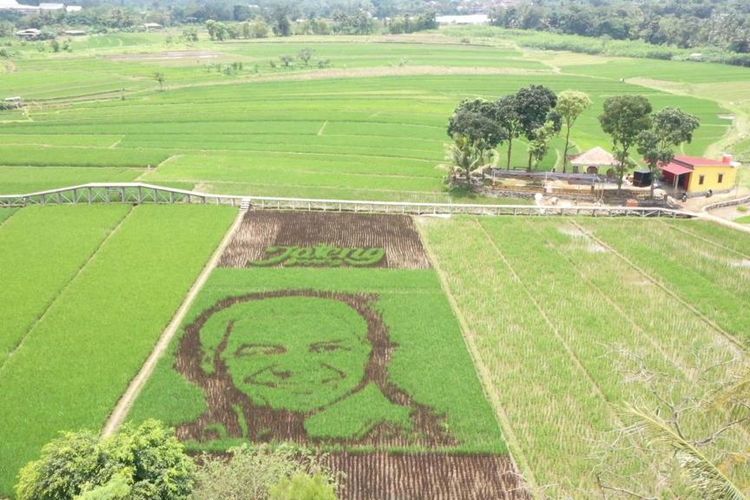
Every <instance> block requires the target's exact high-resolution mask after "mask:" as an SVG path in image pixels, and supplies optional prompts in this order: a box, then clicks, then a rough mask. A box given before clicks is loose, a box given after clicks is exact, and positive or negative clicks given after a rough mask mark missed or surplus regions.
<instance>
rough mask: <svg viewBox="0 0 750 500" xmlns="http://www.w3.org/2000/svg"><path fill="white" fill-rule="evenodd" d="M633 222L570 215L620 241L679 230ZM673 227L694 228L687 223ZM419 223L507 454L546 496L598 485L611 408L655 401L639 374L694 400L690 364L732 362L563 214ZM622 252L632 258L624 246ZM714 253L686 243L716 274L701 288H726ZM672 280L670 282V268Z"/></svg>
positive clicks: (678, 305)
mask: <svg viewBox="0 0 750 500" xmlns="http://www.w3.org/2000/svg"><path fill="white" fill-rule="evenodd" d="M629 222H631V221H620V220H614V219H612V220H606V221H602V220H595V221H594V220H580V221H578V223H580V224H583V225H585V226H586V227H589V228H591V229H592V230H594V231H596V233H597V234H598V235H600V236H601V237H603V238H604V239H605V240H606V241H607V242H608V244H615V243H617V246H618V247H619V246H620V242H622V241H627V240H629V239H633V240H637V239H638V236H636V235H634V233H635V232H636V231H640V232H643V233H647V234H653V235H656V234H660V235H661V238H662V239H666V240H670V239H673V238H677V237H678V236H674V235H672V233H671V229H670V228H669V227H668V226H669V224H667V223H662V222H659V221H638V224H629ZM670 224H671V223H670ZM674 224H675V225H676V226H677V227H680V228H683V227H685V228H688V230H691V229H692V228H693V226H692V225H691V224H692V223H691V222H687V223H685V222H676V223H674ZM697 227H700V228H701V229H699V230H702V226H700V225H698V226H697ZM604 229H607V230H608V231H607V232H606V234H605V233H604ZM424 231H425V233H426V235H427V241H428V245H429V246H430V247H431V248H432V249H433V251H434V252H435V253H436V256H437V259H438V262H439V265H440V268H441V270H442V271H443V272H444V273H445V276H446V281H447V285H448V287H449V290H450V291H451V293H452V294H453V295H454V297H455V299H456V301H457V306H458V308H459V310H460V311H461V313H462V314H463V315H464V317H465V318H466V320H467V322H468V327H469V336H470V339H472V341H473V342H474V343H475V345H476V346H477V349H478V351H479V360H480V362H481V363H482V364H483V365H484V366H485V367H486V368H487V370H488V372H489V373H490V377H491V381H490V382H491V385H492V389H491V390H492V392H493V393H494V396H495V397H496V398H497V400H498V401H499V402H500V406H501V408H502V410H503V411H504V412H505V413H506V415H507V418H508V422H509V428H506V429H504V431H505V433H506V435H507V436H509V438H508V442H509V444H510V448H511V451H512V452H513V453H514V456H515V458H516V460H518V461H519V464H520V466H521V468H522V470H524V473H525V474H527V477H528V478H529V479H533V482H535V483H536V484H537V485H539V486H540V487H542V488H544V490H543V491H544V494H545V495H546V496H552V497H562V496H573V497H578V496H582V497H586V496H591V495H594V494H595V492H597V491H599V489H598V486H597V482H596V477H595V471H596V470H597V458H596V457H597V456H599V455H600V454H601V452H602V450H605V449H607V447H608V445H609V444H611V439H612V438H613V436H612V435H611V431H613V430H614V429H616V428H619V427H621V426H622V421H621V420H620V418H621V417H620V415H621V413H619V410H618V408H621V406H622V404H624V403H626V402H634V403H640V404H644V405H647V406H648V407H658V406H659V405H660V402H659V401H657V400H655V399H654V396H653V393H652V392H651V390H652V388H653V387H652V386H651V385H650V382H649V381H650V380H651V379H650V378H649V377H647V376H643V374H648V373H655V374H660V376H663V377H665V378H666V379H667V380H668V387H662V386H657V387H656V390H657V392H660V393H663V394H669V395H670V398H674V400H679V399H680V398H681V397H684V396H686V395H694V396H695V397H702V396H703V395H705V394H706V393H707V392H709V391H710V390H712V387H713V386H712V385H711V383H709V382H707V381H706V380H705V379H702V378H701V377H700V375H698V374H700V373H701V372H702V370H704V369H708V368H709V367H713V368H711V369H712V370H716V371H712V377H713V378H714V380H721V379H722V378H723V377H726V376H727V373H729V372H730V370H731V367H730V366H728V365H727V362H728V361H729V360H733V359H735V358H734V356H737V355H738V353H737V351H736V349H735V348H734V347H733V346H732V345H730V344H729V343H728V342H727V341H726V340H725V339H724V337H722V335H721V334H720V332H718V331H717V330H716V329H714V328H713V327H712V326H711V325H710V324H708V323H706V322H704V321H702V320H701V318H700V317H698V316H697V315H694V314H693V313H692V312H691V311H690V310H689V309H688V308H687V307H685V305H684V304H683V303H682V302H680V301H678V300H676V299H675V298H674V297H673V296H671V295H670V294H668V293H666V292H665V291H664V290H662V289H661V288H659V287H657V286H655V285H653V284H652V283H651V282H650V281H648V279H647V278H646V276H645V275H643V274H641V273H639V272H638V271H635V270H634V269H633V268H631V267H630V266H629V264H628V263H627V262H626V261H624V260H623V259H621V258H620V257H618V256H617V255H616V254H614V253H613V252H611V251H608V250H607V248H606V247H603V246H601V245H599V244H598V243H596V242H595V241H594V240H592V239H590V238H589V237H588V236H586V234H585V233H582V232H581V231H580V230H579V229H578V228H577V226H576V225H575V224H574V223H573V222H571V220H570V219H559V220H554V219H545V220H540V219H523V218H494V219H473V218H457V219H453V220H450V221H429V222H427V223H425V225H424ZM456 234H460V235H461V238H460V239H457V238H456V237H455V235H456ZM722 234H723V236H724V238H726V239H727V240H729V239H730V238H731V237H732V233H730V232H727V233H722ZM734 237H735V238H736V235H735V236H734ZM719 238H721V237H718V238H716V239H715V240H716V242H717V243H721V242H722V241H723V239H719ZM695 247H696V245H693V248H695ZM657 248H658V247H657ZM621 250H622V251H623V252H624V254H625V255H626V257H628V258H633V259H637V258H638V257H639V255H638V251H636V250H633V249H630V248H624V245H623V248H622V249H621ZM721 253H722V251H721V249H718V250H716V251H714V250H713V249H712V250H711V251H710V252H709V254H710V255H709V254H707V255H703V254H701V253H700V252H699V251H698V250H693V251H690V250H689V249H684V250H683V254H682V255H683V256H684V259H685V261H686V262H688V261H689V262H690V265H691V266H692V267H694V268H700V269H701V270H702V271H703V272H709V268H710V272H713V273H715V274H714V278H715V279H716V280H717V281H718V283H716V284H706V285H705V286H706V287H707V289H706V291H705V295H708V294H709V293H711V292H715V293H717V294H718V295H720V296H722V297H724V296H725V295H724V288H723V287H724V286H725V285H724V282H723V281H722V280H723V277H722V276H723V275H724V274H728V273H727V271H728V269H720V268H718V267H712V264H711V262H712V260H713V259H714V257H715V254H721ZM653 254H654V255H655V256H656V255H658V256H660V257H662V260H665V261H666V263H665V264H664V266H662V267H668V266H669V265H670V263H669V260H668V259H664V255H663V254H664V251H663V249H658V250H657V249H656V248H655V249H654V250H653ZM656 259H657V258H656V257H655V258H654V262H656ZM743 273H744V274H743V276H744V277H743V279H745V280H747V273H745V272H743ZM670 279H673V280H675V282H678V283H679V281H678V279H679V277H678V276H676V275H674V276H673V275H671V274H670ZM670 285H671V282H670ZM727 286H728V285H727ZM745 287H746V285H745ZM735 290H736V289H735ZM745 290H747V287H746V288H745ZM678 292H679V293H682V292H683V289H682V288H681V289H679V290H678ZM744 293H746V291H745V292H744ZM686 298H687V297H686ZM746 302H747V300H746V299H745V298H744V296H743V295H742V293H741V292H740V296H737V297H733V298H732V299H731V300H730V301H729V302H726V303H722V304H719V303H718V301H715V302H710V305H711V306H712V307H720V308H721V310H722V311H723V312H724V313H729V312H738V313H739V314H740V315H741V316H743V317H744V318H747V314H746V313H743V312H741V311H739V309H740V308H741V307H742V304H744V303H746ZM694 305H696V306H698V307H703V308H704V309H705V308H706V307H707V306H708V305H709V304H703V305H702V306H701V305H700V304H698V303H694ZM686 332H689V335H687V334H686ZM740 356H742V355H741V354H740ZM701 391H702V392H701ZM696 425H698V426H699V428H700V426H701V425H705V422H703V423H697V424H696ZM619 460H621V462H619V463H617V464H616V465H615V467H616V470H617V471H618V472H619V473H620V474H622V475H625V476H627V477H633V478H637V480H638V481H639V484H643V485H649V484H652V482H653V481H654V477H653V476H652V475H651V471H652V470H654V467H655V466H654V465H653V464H650V463H648V461H646V460H644V457H640V456H630V455H627V454H625V455H623V456H621V457H619ZM634 480H635V479H634Z"/></svg>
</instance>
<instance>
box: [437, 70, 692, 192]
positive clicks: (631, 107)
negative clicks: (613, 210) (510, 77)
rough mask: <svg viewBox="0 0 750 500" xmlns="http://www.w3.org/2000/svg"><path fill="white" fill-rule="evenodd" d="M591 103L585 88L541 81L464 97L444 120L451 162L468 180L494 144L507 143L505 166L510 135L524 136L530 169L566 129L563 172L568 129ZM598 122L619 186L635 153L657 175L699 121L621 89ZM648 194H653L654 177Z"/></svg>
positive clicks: (491, 158) (489, 160)
mask: <svg viewBox="0 0 750 500" xmlns="http://www.w3.org/2000/svg"><path fill="white" fill-rule="evenodd" d="M591 106H592V101H591V98H590V97H589V96H588V95H587V94H585V93H584V92H579V91H575V90H566V91H564V92H561V93H560V94H559V95H557V94H555V92H554V91H553V90H552V89H550V88H548V87H545V86H543V85H530V86H528V87H524V88H522V89H520V90H519V91H518V92H516V93H515V94H508V95H505V96H502V97H500V98H499V99H497V100H495V101H489V100H486V99H467V100H464V101H462V102H461V103H460V104H459V105H458V107H457V108H456V109H455V111H454V112H453V115H452V116H451V117H450V119H449V121H448V129H447V132H448V135H449V136H450V137H451V138H452V139H453V144H452V145H451V149H450V156H451V160H452V162H453V165H454V167H455V168H456V169H457V170H458V171H459V172H461V173H463V175H464V176H465V179H466V181H467V182H470V180H471V174H472V172H474V171H476V170H482V169H485V168H487V167H489V166H492V165H494V164H495V162H496V161H497V148H499V147H500V146H501V145H503V144H507V157H506V159H505V167H506V168H507V169H510V168H511V167H512V154H513V145H514V141H516V140H517V139H519V138H524V139H526V141H527V144H528V147H527V152H528V159H527V164H526V169H527V170H528V171H532V170H534V169H535V168H536V167H537V166H538V164H539V162H541V161H542V160H543V159H544V157H545V156H546V155H547V153H548V152H549V147H550V141H551V140H552V138H553V137H555V136H557V135H558V134H560V133H561V132H562V130H563V129H565V135H564V137H565V147H564V150H563V167H562V171H563V172H566V171H567V166H568V161H569V152H570V150H571V140H570V136H571V131H572V129H573V127H574V125H575V123H576V121H577V120H578V118H579V117H580V116H581V115H582V114H583V113H584V112H585V111H586V110H588V109H589V108H590V107H591ZM599 124H600V126H601V128H602V131H604V132H605V133H606V134H607V135H609V136H610V138H611V145H612V149H613V151H614V156H615V158H616V160H617V165H616V166H615V172H616V174H617V188H618V190H620V189H621V188H622V184H623V179H624V176H625V173H626V172H627V171H628V170H629V169H630V168H632V167H634V166H635V165H636V162H635V161H633V159H632V155H633V154H634V153H636V152H637V153H638V154H640V155H641V157H642V158H643V161H644V163H645V164H646V165H647V166H648V167H649V170H650V172H651V174H652V178H656V175H657V173H658V171H659V166H660V165H662V164H666V163H669V162H671V161H672V160H673V159H674V155H675V151H676V150H677V149H678V148H679V147H680V146H681V145H682V144H685V143H690V142H691V141H692V139H693V134H694V133H695V131H696V130H697V129H698V127H699V126H700V121H699V120H698V118H697V117H695V116H693V115H691V114H689V113H686V112H685V111H682V110H681V109H679V108H676V107H666V108H664V109H661V110H659V111H657V112H655V113H654V110H653V107H652V105H651V103H650V102H649V100H648V99H647V98H646V97H644V96H641V95H623V96H611V97H608V98H606V99H605V100H604V103H603V108H602V112H601V114H600V115H599ZM651 194H652V197H653V183H652V184H651Z"/></svg>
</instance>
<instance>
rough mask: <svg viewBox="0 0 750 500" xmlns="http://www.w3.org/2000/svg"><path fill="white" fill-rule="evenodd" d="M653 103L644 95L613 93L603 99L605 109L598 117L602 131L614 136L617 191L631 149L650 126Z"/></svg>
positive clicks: (619, 188) (627, 163)
mask: <svg viewBox="0 0 750 500" xmlns="http://www.w3.org/2000/svg"><path fill="white" fill-rule="evenodd" d="M651 110H652V108H651V103H650V102H649V101H648V99H646V98H645V97H643V96H641V95H623V96H613V97H609V98H607V100H605V101H604V112H603V113H602V114H601V115H600V116H599V123H601V126H602V130H604V132H605V133H607V134H609V135H610V136H611V137H612V145H613V148H614V151H615V158H617V163H618V164H617V191H618V192H619V191H620V190H621V189H622V179H623V177H624V176H625V171H626V170H627V168H628V166H629V165H630V162H631V160H630V150H631V149H632V147H633V146H634V145H635V144H636V143H637V141H638V136H639V135H640V134H641V133H642V132H643V131H644V130H648V129H649V128H651Z"/></svg>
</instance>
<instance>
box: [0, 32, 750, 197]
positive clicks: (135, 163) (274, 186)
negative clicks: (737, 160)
mask: <svg viewBox="0 0 750 500" xmlns="http://www.w3.org/2000/svg"><path fill="white" fill-rule="evenodd" d="M125 38H127V37H125ZM96 40H97V37H92V38H91V39H89V40H88V41H78V42H76V43H78V44H81V46H80V50H81V52H80V53H78V52H76V50H75V48H74V52H73V53H72V54H68V55H65V56H59V57H50V56H44V57H41V56H39V55H34V54H33V53H30V52H26V53H24V56H23V57H22V58H20V59H19V61H18V63H17V69H16V72H15V73H12V74H10V75H8V76H9V77H8V78H4V79H3V82H0V93H6V94H8V95H11V94H12V95H17V94H21V95H24V96H26V97H27V98H28V99H30V100H31V104H30V105H29V107H28V109H27V113H25V114H21V113H18V112H5V113H2V114H0V121H2V122H3V124H2V128H0V141H1V142H2V146H0V180H3V181H4V182H0V193H10V192H18V191H26V192H28V191H32V190H37V189H43V188H48V187H51V186H55V185H60V184H69V183H76V182H86V181H106V180H113V181H114V180H135V179H140V180H145V181H150V182H155V183H167V184H170V185H178V186H180V187H196V188H198V189H200V190H205V191H210V192H218V193H238V194H255V195H274V196H296V197H317V198H321V197H323V198H344V199H375V200H409V201H447V200H449V199H451V195H450V194H449V193H448V192H446V190H445V187H444V184H443V179H444V178H445V176H446V174H447V167H446V166H445V165H444V164H445V150H446V143H447V137H446V135H445V128H446V123H447V118H448V116H449V115H450V113H451V111H452V110H453V108H454V107H455V106H456V104H457V103H458V102H459V101H460V100H461V99H463V98H466V97H474V96H482V97H487V98H496V97H498V96H500V95H503V94H506V93H510V92H514V91H516V90H517V89H518V88H520V87H522V86H525V85H529V84H532V83H536V84H544V85H548V86H550V87H552V88H553V89H555V90H556V91H562V90H565V89H571V88H574V89H579V90H583V91H586V92H588V93H589V94H591V96H592V98H593V99H594V106H593V107H592V108H591V109H590V110H589V111H588V112H587V113H585V114H584V116H583V117H582V118H581V119H580V120H579V122H578V125H577V127H576V129H575V130H574V133H573V140H574V143H575V145H576V147H578V148H579V149H587V148H590V147H593V146H596V145H604V146H608V144H609V139H608V138H607V137H606V136H604V135H603V134H602V132H601V130H600V128H599V124H598V121H597V119H596V117H597V116H598V114H599V113H600V109H601V105H602V101H603V99H604V98H605V97H607V96H610V95H616V94H627V93H641V94H645V95H647V96H648V97H649V98H650V99H651V100H652V102H653V104H654V106H655V108H657V109H658V108H661V107H664V106H667V105H673V106H680V107H682V108H684V109H686V110H687V111H690V112H692V113H694V114H696V115H698V116H699V117H700V118H701V121H702V127H701V129H700V130H699V132H698V133H697V135H696V137H695V140H694V141H693V143H692V144H689V145H687V146H686V147H685V151H686V152H687V153H693V154H702V153H704V152H705V151H706V150H707V149H708V148H709V147H710V146H711V145H712V144H715V143H717V142H718V141H720V140H721V139H722V137H723V136H724V134H725V133H726V132H727V129H728V127H729V125H730V122H728V121H727V120H725V119H722V118H720V115H722V114H726V113H727V110H724V109H722V108H721V107H720V105H719V104H717V103H716V102H712V101H710V100H699V99H695V98H693V97H690V96H689V95H682V94H684V92H680V95H674V94H669V93H666V92H662V91H658V90H654V89H651V88H647V87H643V86H638V85H634V84H631V83H627V82H629V81H630V80H629V79H630V78H635V79H637V78H638V77H653V74H652V73H653V71H656V70H657V68H656V67H654V63H650V62H647V63H645V64H644V63H643V62H642V61H634V60H628V59H623V60H621V61H617V64H590V63H591V59H588V60H586V61H578V60H575V59H571V60H566V59H565V58H558V59H549V58H547V57H543V56H540V55H538V54H533V53H528V52H526V53H525V52H521V51H520V50H518V49H517V48H515V47H513V46H512V44H509V43H508V42H507V41H505V42H502V43H499V44H498V43H497V42H494V43H489V44H484V43H482V44H460V43H456V41H457V39H456V38H451V37H448V36H441V35H432V36H431V37H422V38H420V37H406V38H403V39H394V38H392V37H391V38H376V39H373V40H371V41H369V43H365V42H363V41H362V39H360V40H359V42H357V39H356V38H354V39H351V40H348V39H347V40H345V41H336V42H331V41H326V40H325V39H321V38H320V37H318V38H315V37H310V38H295V41H294V42H278V41H275V40H271V41H253V42H231V43H223V44H221V43H213V42H201V43H199V44H197V45H195V46H190V47H187V46H169V47H167V46H165V45H164V44H163V42H162V41H160V39H159V38H158V37H157V38H155V37H153V36H151V35H146V36H145V38H143V39H140V45H138V44H137V42H136V41H133V42H132V44H130V42H129V43H127V44H124V45H122V46H120V45H119V43H118V44H109V43H104V41H105V40H102V43H99V42H97V43H94V42H95V41H96ZM396 40H403V43H393V42H394V41H396ZM303 48H312V49H313V51H314V58H313V62H312V64H311V65H310V66H309V67H307V66H304V65H300V64H299V63H297V65H296V66H295V67H293V68H291V69H280V68H278V67H277V68H273V67H271V66H270V64H269V62H272V61H278V58H279V56H281V55H285V54H288V55H295V54H296V53H297V52H298V51H299V50H301V49H303ZM93 55H98V56H100V57H92V56H93ZM321 60H329V61H330V64H331V67H330V68H327V69H319V68H317V66H316V63H315V61H321ZM594 61H598V62H601V63H604V62H607V61H609V59H604V58H601V60H596V59H594ZM230 62H242V64H243V70H241V71H239V72H235V73H231V74H229V75H226V74H224V73H222V72H221V71H217V68H218V69H221V67H226V65H227V64H229V63H230ZM581 62H588V63H589V64H581ZM222 65H224V66H222ZM691 67H692V66H691V65H689V64H688V63H671V62H664V63H663V64H660V66H659V67H658V72H659V75H658V76H659V78H660V79H663V80H665V81H666V80H670V79H674V81H679V82H688V83H690V82H696V83H700V82H703V81H704V80H705V78H704V77H701V76H699V73H700V72H692V73H691V72H690V71H689V70H690V69H691ZM601 69H605V70H603V71H599V70H601ZM710 69H711V73H712V74H716V75H717V76H716V78H717V79H721V80H722V81H724V80H726V81H728V82H733V81H738V80H741V79H743V78H744V77H745V76H746V74H748V70H741V69H737V68H724V67H721V66H711V67H710ZM156 71H161V72H164V73H165V75H166V82H167V85H166V87H167V90H166V91H165V92H158V91H157V84H156V82H155V81H153V74H154V72H156ZM53 74H54V75H55V77H52V75H53ZM700 74H703V73H700ZM69 80H70V84H66V82H68V81H69ZM623 80H625V81H623ZM73 81H75V82H78V84H73V83H72V82H73ZM105 81H106V82H107V84H106V85H107V86H106V87H102V85H104V84H103V83H102V82H105ZM92 92H103V94H101V95H99V97H97V96H94V95H90V94H91V93H92ZM688 94H689V92H688ZM121 98H122V99H124V100H121ZM722 105H726V103H722ZM519 144H520V145H519V146H518V147H516V148H514V156H513V158H514V160H513V161H514V163H515V164H516V165H525V156H526V148H525V145H524V143H523V141H519ZM561 147H562V142H561V140H560V139H559V138H558V139H555V140H554V141H553V148H552V149H551V151H550V153H549V154H548V156H547V158H545V159H544V161H543V162H542V163H541V168H544V169H551V168H552V167H554V166H555V165H558V166H559V164H560V162H561V158H562V156H561V151H560V150H561ZM499 155H500V157H501V158H504V151H503V149H502V148H501V149H500V151H499ZM39 167H46V168H50V167H54V169H51V168H50V169H49V170H38V168H39Z"/></svg>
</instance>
